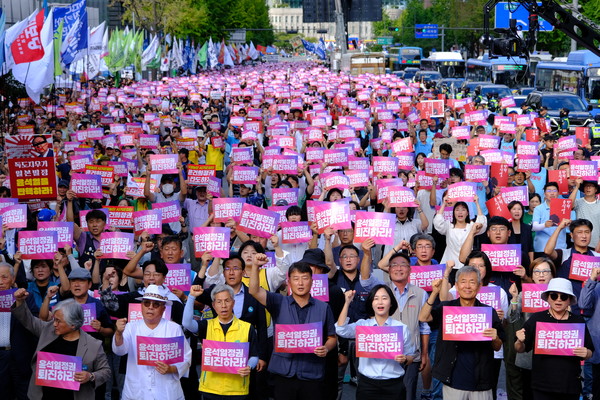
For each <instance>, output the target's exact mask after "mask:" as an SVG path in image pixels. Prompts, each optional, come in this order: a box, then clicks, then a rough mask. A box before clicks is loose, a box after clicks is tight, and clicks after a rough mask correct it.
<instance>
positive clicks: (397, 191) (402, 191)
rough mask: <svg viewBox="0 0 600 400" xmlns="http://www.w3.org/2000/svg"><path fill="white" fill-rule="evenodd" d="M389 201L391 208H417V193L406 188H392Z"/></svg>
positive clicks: (389, 189) (389, 192)
mask: <svg viewBox="0 0 600 400" xmlns="http://www.w3.org/2000/svg"><path fill="white" fill-rule="evenodd" d="M387 199H388V205H389V206H390V207H417V203H415V200H416V198H415V192H414V191H413V190H412V189H411V188H408V187H405V186H390V187H389V188H388V194H387Z"/></svg>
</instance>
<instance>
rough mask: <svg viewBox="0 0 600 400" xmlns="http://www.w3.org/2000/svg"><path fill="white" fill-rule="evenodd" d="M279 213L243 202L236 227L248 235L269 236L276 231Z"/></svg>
mask: <svg viewBox="0 0 600 400" xmlns="http://www.w3.org/2000/svg"><path fill="white" fill-rule="evenodd" d="M279 219H280V218H279V214H278V213H276V212H274V211H269V210H265V209H264V208H260V207H256V206H253V205H251V204H244V206H243V207H242V215H241V217H240V222H239V223H238V225H237V229H238V230H239V231H241V232H244V233H247V234H249V235H255V236H259V237H266V238H269V237H271V236H273V235H274V234H275V233H276V232H277V226H278V225H279Z"/></svg>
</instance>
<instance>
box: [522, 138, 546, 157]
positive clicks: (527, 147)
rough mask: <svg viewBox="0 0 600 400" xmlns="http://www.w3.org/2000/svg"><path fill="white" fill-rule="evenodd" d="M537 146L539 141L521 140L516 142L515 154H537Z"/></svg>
mask: <svg viewBox="0 0 600 400" xmlns="http://www.w3.org/2000/svg"><path fill="white" fill-rule="evenodd" d="M539 146H540V143H539V142H527V141H524V140H521V141H519V142H518V143H517V155H518V156H537V155H538V149H539Z"/></svg>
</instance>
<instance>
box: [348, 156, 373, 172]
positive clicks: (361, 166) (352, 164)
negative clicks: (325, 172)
mask: <svg viewBox="0 0 600 400" xmlns="http://www.w3.org/2000/svg"><path fill="white" fill-rule="evenodd" d="M370 166H371V163H370V162H369V158H368V157H356V156H349V157H348V171H355V170H365V169H369V167H370ZM348 171H346V172H348Z"/></svg>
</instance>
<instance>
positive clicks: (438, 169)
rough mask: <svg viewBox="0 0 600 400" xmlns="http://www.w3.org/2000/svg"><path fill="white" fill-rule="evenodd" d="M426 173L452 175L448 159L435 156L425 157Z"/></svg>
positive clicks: (428, 174)
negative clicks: (439, 158)
mask: <svg viewBox="0 0 600 400" xmlns="http://www.w3.org/2000/svg"><path fill="white" fill-rule="evenodd" d="M425 174H426V175H427V176H435V175H437V176H438V177H440V178H449V177H450V163H448V160H438V159H435V158H426V159H425Z"/></svg>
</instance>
